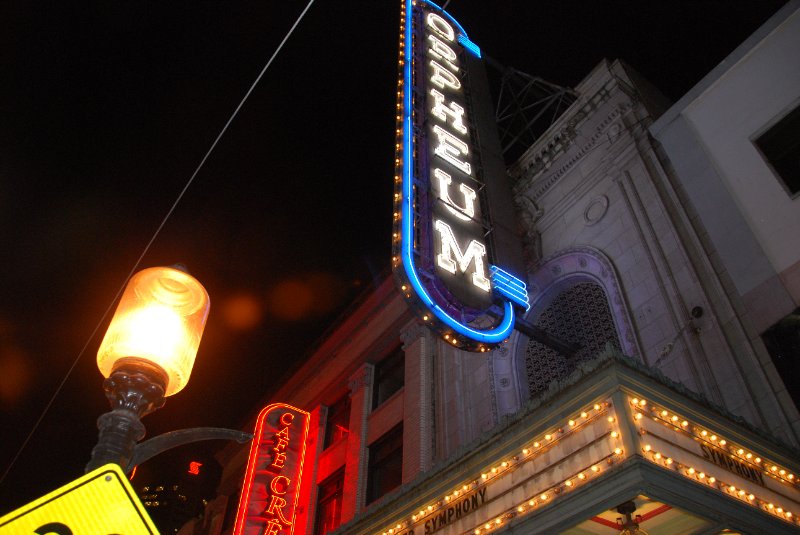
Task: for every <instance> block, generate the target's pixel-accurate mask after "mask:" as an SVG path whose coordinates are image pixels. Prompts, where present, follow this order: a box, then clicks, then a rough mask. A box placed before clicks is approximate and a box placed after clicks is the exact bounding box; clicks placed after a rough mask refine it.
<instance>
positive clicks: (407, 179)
mask: <svg viewBox="0 0 800 535" xmlns="http://www.w3.org/2000/svg"><path fill="white" fill-rule="evenodd" d="M405 1H406V18H405V24H406V27H405V42H404V43H403V53H404V61H403V208H402V214H403V215H402V217H403V236H402V242H401V255H402V257H403V267H404V268H405V270H406V275H407V276H408V280H409V283H410V284H411V286H412V287H413V288H414V290H415V291H416V292H417V295H418V296H419V297H420V299H422V301H423V303H425V304H426V305H427V306H428V308H429V309H430V310H431V312H432V313H433V315H434V316H436V317H437V318H439V320H441V321H442V322H443V323H445V324H446V325H448V326H449V327H450V328H452V329H453V330H455V331H456V332H458V333H461V334H463V335H465V336H468V337H470V338H472V339H473V340H476V341H479V342H484V343H492V344H494V343H499V342H502V341H503V340H505V339H506V338H508V335H509V334H510V332H511V329H513V328H514V306H513V305H512V304H511V303H510V302H509V301H505V302H504V303H503V321H502V322H501V323H500V324H499V325H498V326H497V327H495V328H494V329H491V330H489V331H478V330H476V329H473V328H471V327H468V326H467V325H464V324H462V323H461V322H459V321H458V320H456V319H455V318H453V317H452V316H450V315H449V314H448V313H447V312H446V311H445V310H444V309H443V308H442V307H440V306H439V305H438V304H436V303H435V302H434V301H433V299H432V298H431V296H430V295H429V294H428V292H427V291H426V289H425V287H424V286H423V285H422V282H421V281H420V280H419V276H418V275H417V270H416V267H415V266H414V257H413V243H414V225H413V217H412V215H413V214H412V194H413V177H412V176H411V169H412V168H413V165H412V164H413V159H412V158H413V152H412V147H411V131H412V123H411V63H412V61H411V53H412V51H411V22H412V21H411V19H412V13H413V11H412V9H413V8H412V5H411V0H405ZM423 1H424V2H426V3H427V4H430V5H432V6H434V7H435V8H437V9H439V10H440V11H441V12H442V13H444V14H445V15H447V17H448V18H449V19H450V20H452V21H453V22H454V23H455V24H456V26H458V28H459V30H461V32H462V33H464V35H466V33H465V32H464V31H463V28H461V25H460V24H458V22H456V21H455V19H453V17H452V16H451V15H450V14H449V13H447V12H446V11H444V10H442V9H441V8H440V7H439V6H437V5H436V4H433V3H432V2H429V1H428V0H423Z"/></svg>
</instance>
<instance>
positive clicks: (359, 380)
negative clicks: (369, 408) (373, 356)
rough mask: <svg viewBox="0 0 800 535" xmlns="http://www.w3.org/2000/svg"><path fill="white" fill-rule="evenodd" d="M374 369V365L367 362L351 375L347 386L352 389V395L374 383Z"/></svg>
mask: <svg viewBox="0 0 800 535" xmlns="http://www.w3.org/2000/svg"><path fill="white" fill-rule="evenodd" d="M372 369H373V367H372V366H371V365H368V364H367V365H364V366H362V367H361V368H360V369H359V370H358V371H357V372H356V373H354V374H353V375H351V376H350V379H349V380H348V381H347V387H348V388H349V389H350V396H353V395H355V394H356V393H357V392H358V391H359V390H361V389H362V388H365V387H368V386H369V385H371V384H372Z"/></svg>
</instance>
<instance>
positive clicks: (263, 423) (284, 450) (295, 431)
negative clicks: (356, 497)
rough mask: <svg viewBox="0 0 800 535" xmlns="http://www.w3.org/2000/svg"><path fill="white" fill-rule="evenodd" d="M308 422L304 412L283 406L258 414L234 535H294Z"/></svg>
mask: <svg viewBox="0 0 800 535" xmlns="http://www.w3.org/2000/svg"><path fill="white" fill-rule="evenodd" d="M308 421H309V416H308V413H307V412H305V411H302V410H300V409H297V408H295V407H292V406H290V405H286V404H283V403H276V404H272V405H269V406H267V407H266V408H264V410H262V411H261V413H260V414H259V415H258V419H257V421H256V431H255V435H254V436H253V442H252V444H251V445H250V458H249V460H248V462H247V471H246V472H245V476H244V483H243V485H242V494H241V497H240V498H239V509H238V511H237V513H236V526H235V527H234V530H233V533H234V535H291V534H293V533H295V512H296V510H297V499H298V494H299V492H300V480H301V477H302V475H303V461H304V457H305V451H306V438H307V437H308ZM296 532H297V533H298V534H302V533H303V529H302V528H301V529H299V530H297V531H296Z"/></svg>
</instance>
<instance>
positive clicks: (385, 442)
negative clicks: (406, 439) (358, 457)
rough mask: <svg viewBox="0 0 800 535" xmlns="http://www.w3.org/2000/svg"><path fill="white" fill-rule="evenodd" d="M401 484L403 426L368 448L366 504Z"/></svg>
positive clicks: (399, 426)
mask: <svg viewBox="0 0 800 535" xmlns="http://www.w3.org/2000/svg"><path fill="white" fill-rule="evenodd" d="M402 482H403V424H400V425H398V426H397V427H395V428H394V429H392V430H391V431H389V432H388V433H386V434H385V435H383V436H382V437H381V438H379V439H378V440H376V441H375V442H373V443H372V444H371V445H370V446H369V468H368V470H367V504H370V503H372V502H374V501H375V500H377V499H378V498H380V497H381V496H383V495H385V494H386V493H388V492H389V491H391V490H393V489H395V488H397V487H399V486H400V484H401V483H402Z"/></svg>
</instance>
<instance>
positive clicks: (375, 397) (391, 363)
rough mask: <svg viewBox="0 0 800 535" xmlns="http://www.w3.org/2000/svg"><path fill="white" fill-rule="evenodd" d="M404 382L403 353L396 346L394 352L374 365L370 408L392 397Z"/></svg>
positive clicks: (399, 347) (400, 347)
mask: <svg viewBox="0 0 800 535" xmlns="http://www.w3.org/2000/svg"><path fill="white" fill-rule="evenodd" d="M404 382H405V352H404V351H403V348H402V346H400V345H398V346H397V347H396V348H395V349H394V351H392V352H391V353H390V354H389V355H387V356H386V358H384V359H383V360H382V361H380V362H379V363H378V364H376V365H375V388H374V390H373V391H372V408H373V409H374V408H376V407H377V406H378V405H380V404H381V403H383V402H384V401H386V400H387V399H389V398H390V397H392V395H393V394H394V393H395V392H397V391H398V390H400V389H401V388H403V384H404Z"/></svg>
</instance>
